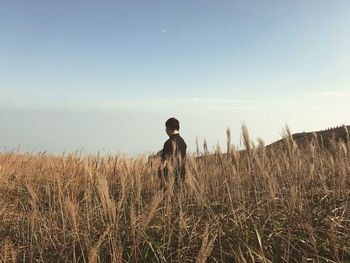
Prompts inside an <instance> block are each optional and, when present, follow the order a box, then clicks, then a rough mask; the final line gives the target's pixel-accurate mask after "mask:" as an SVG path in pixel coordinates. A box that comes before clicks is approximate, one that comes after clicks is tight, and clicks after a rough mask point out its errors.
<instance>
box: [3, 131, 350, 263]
mask: <svg viewBox="0 0 350 263" xmlns="http://www.w3.org/2000/svg"><path fill="white" fill-rule="evenodd" d="M242 130H243V136H242V137H243V140H244V145H245V147H246V149H247V151H245V152H242V151H241V152H239V151H237V150H236V149H235V147H234V146H233V145H231V142H230V141H231V133H230V131H227V135H228V143H227V150H228V154H217V155H212V156H210V155H207V156H206V157H205V158H202V159H195V158H194V157H189V159H188V162H187V165H188V176H187V178H186V181H185V183H184V184H183V185H181V186H179V185H177V184H176V182H174V181H173V180H170V182H169V185H168V187H167V190H166V191H164V192H163V191H161V190H160V187H159V186H160V181H159V178H158V177H157V165H158V164H159V161H157V160H156V161H153V163H152V164H150V163H147V162H146V159H145V158H144V157H142V156H141V157H139V158H136V159H129V158H127V157H123V156H107V157H99V156H92V155H84V156H83V155H77V154H72V155H65V156H61V157H54V156H49V155H46V154H18V153H2V154H0V262H21V261H22V262H193V261H198V262H346V261H350V212H349V211H350V207H349V204H350V203H349V200H350V199H349V198H350V166H349V161H350V144H349V143H348V144H345V143H342V142H339V143H336V142H334V143H333V144H332V147H331V148H329V149H327V150H325V149H321V148H320V146H319V145H318V144H317V142H315V143H310V144H309V145H307V147H305V148H303V149H299V148H298V147H297V145H296V144H295V143H294V142H293V139H292V138H291V136H290V132H289V131H288V129H287V131H286V137H285V140H284V145H283V147H281V148H280V149H277V148H274V149H270V150H266V149H265V147H264V144H263V142H262V141H261V140H260V141H259V144H258V146H254V145H253V144H252V142H251V140H250V138H249V135H248V131H247V129H246V128H245V127H243V129H242ZM204 150H205V152H206V154H207V146H205V149H204Z"/></svg>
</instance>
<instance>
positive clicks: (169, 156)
mask: <svg viewBox="0 0 350 263" xmlns="http://www.w3.org/2000/svg"><path fill="white" fill-rule="evenodd" d="M186 149H187V145H186V143H185V141H184V139H183V138H182V137H181V136H180V134H174V135H172V136H170V138H169V139H168V140H167V141H166V142H165V143H164V146H163V150H162V161H163V162H164V161H165V160H168V161H170V162H171V165H172V166H173V167H174V169H175V171H174V172H175V174H176V175H177V176H180V177H183V178H184V177H185V174H186V167H185V165H186ZM167 173H168V171H167V170H165V171H164V174H165V175H167Z"/></svg>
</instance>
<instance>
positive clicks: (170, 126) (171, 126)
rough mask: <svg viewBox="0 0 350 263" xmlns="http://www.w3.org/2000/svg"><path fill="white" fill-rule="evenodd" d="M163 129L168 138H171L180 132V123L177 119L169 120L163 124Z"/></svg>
mask: <svg viewBox="0 0 350 263" xmlns="http://www.w3.org/2000/svg"><path fill="white" fill-rule="evenodd" d="M165 127H166V129H165V131H166V133H167V134H168V136H171V135H173V134H174V133H176V132H178V131H179V130H180V123H179V121H178V120H177V119H175V118H170V119H168V120H167V121H166V122H165Z"/></svg>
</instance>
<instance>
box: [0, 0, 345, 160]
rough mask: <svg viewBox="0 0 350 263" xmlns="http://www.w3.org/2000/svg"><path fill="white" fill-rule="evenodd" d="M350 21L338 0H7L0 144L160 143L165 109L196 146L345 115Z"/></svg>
mask: <svg viewBox="0 0 350 263" xmlns="http://www.w3.org/2000/svg"><path fill="white" fill-rule="evenodd" d="M349 28H350V2H349V1H337V0H336V1H331V2H330V1H319V0H318V1H225V0H222V1H213V0H200V1H199V0H198V1H196V0H193V1H192V0H190V1H189V0H186V1H166V0H162V1H145V0H143V1H132V0H128V1H87V0H84V1H32V0H26V1H20V0H18V1H16V0H15V1H13V0H12V1H7V0H3V1H1V2H0V129H1V130H2V133H1V137H0V147H2V148H4V147H7V149H13V148H15V147H17V146H20V148H21V149H22V150H24V151H30V150H38V151H41V150H47V151H49V152H53V153H61V152H63V151H74V150H78V149H80V148H82V147H84V149H86V151H89V152H96V151H99V150H100V151H107V152H112V153H115V152H127V153H131V154H135V153H141V152H148V151H156V150H159V149H160V148H161V147H162V144H163V141H164V140H165V139H166V135H165V133H164V127H163V126H164V121H165V120H166V119H167V118H168V117H170V116H175V117H178V118H179V119H180V121H181V123H182V133H183V136H184V137H185V139H186V140H187V142H188V144H189V149H190V150H194V148H195V138H196V137H198V138H199V140H200V141H202V140H203V139H204V138H206V139H207V140H208V142H209V145H211V146H215V145H216V143H217V142H218V141H219V142H220V143H221V144H222V145H223V144H224V141H225V138H224V136H225V129H226V127H228V126H229V127H231V128H232V131H233V139H234V141H235V143H237V144H239V140H240V137H239V132H240V130H239V129H240V125H241V124H242V122H245V123H246V124H247V125H248V128H249V129H250V131H251V134H252V137H253V138H256V137H261V138H263V139H264V140H265V141H266V142H267V143H269V142H272V141H274V140H275V139H277V138H278V137H279V133H280V131H281V130H282V128H283V126H284V125H285V124H288V125H289V126H290V127H291V129H292V131H294V132H299V131H304V130H305V131H308V130H317V129H322V128H326V127H328V126H334V125H340V124H343V123H345V124H350V120H349V117H348V116H347V114H346V112H349V111H350V106H349V103H348V101H349V99H350V86H349V84H350V74H349V71H350V51H349V48H348V47H349V46H350V31H349Z"/></svg>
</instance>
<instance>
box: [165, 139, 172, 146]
mask: <svg viewBox="0 0 350 263" xmlns="http://www.w3.org/2000/svg"><path fill="white" fill-rule="evenodd" d="M170 144H171V138H169V139H167V140H166V141H165V142H164V147H165V146H167V145H170Z"/></svg>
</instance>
